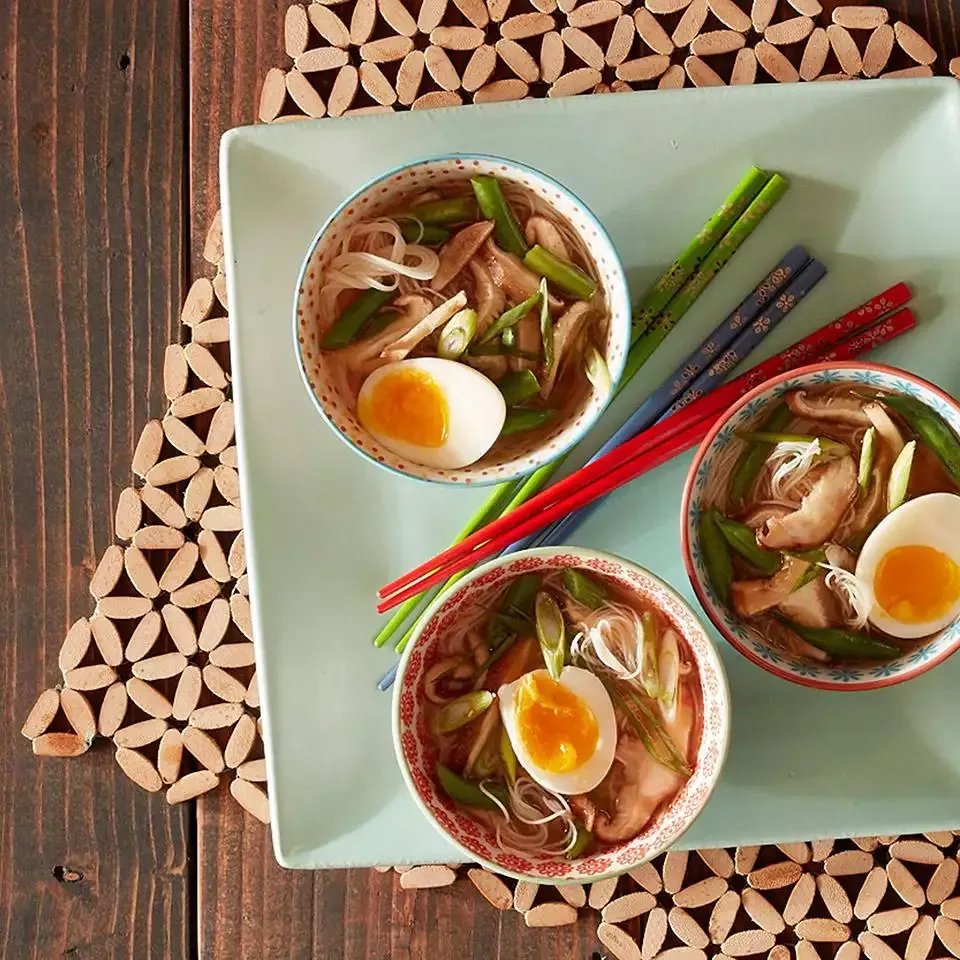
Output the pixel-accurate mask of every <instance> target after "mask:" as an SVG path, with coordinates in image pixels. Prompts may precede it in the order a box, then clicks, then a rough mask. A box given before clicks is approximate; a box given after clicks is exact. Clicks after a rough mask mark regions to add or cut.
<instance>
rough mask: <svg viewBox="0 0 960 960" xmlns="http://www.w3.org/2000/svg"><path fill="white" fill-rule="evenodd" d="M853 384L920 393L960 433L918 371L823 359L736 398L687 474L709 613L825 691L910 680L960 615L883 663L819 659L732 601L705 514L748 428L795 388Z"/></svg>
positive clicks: (951, 404)
mask: <svg viewBox="0 0 960 960" xmlns="http://www.w3.org/2000/svg"><path fill="white" fill-rule="evenodd" d="M838 384H849V385H850V386H851V387H853V388H856V389H858V390H862V391H864V392H868V391H874V390H879V391H883V392H887V393H898V394H903V395H906V396H910V397H914V398H915V399H917V400H920V401H921V402H923V403H924V404H926V405H927V406H928V407H929V408H930V409H931V410H932V411H933V412H934V413H936V414H937V415H938V416H939V417H941V419H943V420H944V421H945V422H946V423H947V424H948V425H949V426H950V428H951V429H952V430H953V431H954V433H956V434H957V435H958V436H960V403H958V402H957V401H956V400H955V399H954V398H953V397H951V396H950V395H949V394H947V393H945V392H944V391H943V390H941V389H940V388H939V387H937V386H935V385H934V384H932V383H929V382H928V381H926V380H923V379H921V378H920V377H918V376H916V375H915V374H913V373H908V372H907V371H905V370H898V369H896V368H894V367H887V366H881V365H879V364H866V363H859V362H853V363H829V364H828V363H821V364H814V365H812V366H808V367H802V368H800V369H797V370H792V371H790V372H788V373H784V374H781V375H780V376H777V377H774V378H772V379H770V380H767V381H766V382H764V383H762V384H760V386H758V387H757V388H756V389H754V390H752V391H751V392H750V393H748V394H746V395H745V396H744V397H743V398H741V399H740V400H739V401H738V402H737V403H735V404H734V405H733V406H732V407H731V408H730V409H729V410H728V411H727V413H726V414H725V415H724V417H723V419H722V420H720V421H719V422H718V423H717V424H716V425H715V426H714V427H713V429H712V430H711V431H710V432H709V433H708V434H707V436H706V437H705V438H704V440H703V443H702V444H701V445H700V448H699V450H698V451H697V453H696V455H695V456H694V458H693V463H692V464H691V466H690V471H689V473H688V474H687V481H686V486H685V487H684V491H683V502H682V506H681V512H680V523H681V537H682V549H683V559H684V563H685V565H686V568H687V575H688V576H689V577H690V582H691V584H692V586H693V589H694V592H695V593H696V595H697V598H698V599H699V601H700V604H701V606H702V607H703V609H704V611H705V612H706V614H707V616H708V617H709V618H710V619H711V620H712V621H713V623H714V625H715V626H716V628H717V629H718V630H719V631H720V633H721V634H723V636H724V638H725V639H726V640H727V641H728V642H729V643H730V645H731V646H732V647H733V648H734V649H735V650H737V651H738V652H740V653H741V654H743V656H745V657H746V658H747V659H748V660H751V661H753V663H755V664H757V665H758V666H760V667H763V669H764V670H767V671H769V672H770V673H772V674H774V675H775V676H777V677H782V678H783V679H785V680H790V681H792V682H793V683H798V684H801V685H803V686H807V687H816V688H818V689H820V690H854V691H857V690H876V689H878V688H880V687H888V686H892V685H893V684H896V683H903V682H904V681H905V680H910V679H912V678H913V677H917V676H919V675H920V674H921V673H925V672H926V671H927V670H930V669H931V668H933V667H935V666H936V665H937V664H939V663H942V662H943V661H944V660H946V659H947V657H949V656H950V655H951V654H953V653H954V652H955V651H956V650H957V648H958V647H960V620H955V621H954V622H953V623H951V624H950V625H949V626H947V627H946V628H944V629H943V630H941V631H939V632H938V633H935V634H932V635H931V636H929V637H927V638H925V639H924V640H923V641H922V642H921V643H920V644H919V645H912V646H911V647H909V648H907V647H905V648H904V653H903V655H902V656H900V657H897V658H896V659H894V660H890V661H886V662H883V663H877V662H865V663H864V664H863V665H859V664H857V663H855V662H852V661H846V662H844V663H839V664H838V663H833V664H830V663H822V664H818V663H812V662H810V661H808V660H804V659H802V658H799V657H797V656H794V655H793V654H790V653H788V652H785V651H784V650H782V649H779V648H775V647H774V646H772V645H770V644H768V643H766V642H765V641H764V640H763V639H762V638H761V637H759V636H758V635H757V634H756V632H755V631H753V630H750V629H747V627H746V626H745V624H744V622H743V621H742V620H741V619H740V618H739V617H737V616H736V615H735V614H734V613H733V611H732V610H731V609H730V608H729V607H728V606H727V605H726V604H724V603H723V602H722V601H721V600H720V598H719V597H718V595H717V592H716V590H714V588H713V586H712V584H711V583H710V578H709V576H708V574H707V569H706V563H705V559H704V551H703V544H702V542H701V539H700V516H701V514H702V513H703V511H704V510H706V509H708V508H710V507H711V506H713V505H714V504H716V503H719V502H721V500H722V498H723V493H724V491H725V490H726V489H727V486H728V484H729V481H730V475H731V472H732V470H733V469H734V467H735V465H736V462H737V459H738V457H737V453H736V450H731V449H730V446H731V444H733V445H736V446H737V447H738V448H744V449H745V446H746V445H745V443H744V441H743V440H742V439H740V436H739V435H740V434H742V433H744V432H749V431H751V430H756V429H757V427H758V425H759V424H760V423H761V422H762V421H763V420H764V419H765V418H766V417H767V416H768V415H769V413H770V412H771V410H772V408H773V405H774V404H775V403H776V402H778V401H779V400H780V398H781V397H782V396H783V395H784V394H785V393H787V392H788V391H791V390H797V389H808V390H810V389H814V388H818V387H829V386H836V385H838Z"/></svg>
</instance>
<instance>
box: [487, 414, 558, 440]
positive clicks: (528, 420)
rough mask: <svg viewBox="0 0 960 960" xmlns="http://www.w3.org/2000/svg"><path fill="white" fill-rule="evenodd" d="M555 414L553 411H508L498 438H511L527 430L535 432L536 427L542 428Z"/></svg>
mask: <svg viewBox="0 0 960 960" xmlns="http://www.w3.org/2000/svg"><path fill="white" fill-rule="evenodd" d="M555 412H556V411H555V410H521V409H520V408H519V407H515V408H514V409H513V410H508V411H507V418H506V420H504V421H503V429H502V430H501V431H500V436H501V437H512V436H514V435H515V434H518V433H526V432H527V431H528V430H536V429H537V427H542V426H543V425H544V424H545V423H546V422H547V421H548V420H549V419H550V418H551V417H552V416H553V415H554V413H555Z"/></svg>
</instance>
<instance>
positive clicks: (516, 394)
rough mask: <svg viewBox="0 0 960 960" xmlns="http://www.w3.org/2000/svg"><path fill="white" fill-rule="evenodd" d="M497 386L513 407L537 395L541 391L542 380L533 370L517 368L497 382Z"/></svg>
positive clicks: (508, 403)
mask: <svg viewBox="0 0 960 960" xmlns="http://www.w3.org/2000/svg"><path fill="white" fill-rule="evenodd" d="M497 387H498V388H499V389H500V392H501V393H502V394H503V399H504V400H506V402H507V406H508V407H513V406H516V405H517V404H518V403H523V401H524V400H529V399H530V398H531V397H535V396H536V395H537V394H538V393H539V392H540V381H539V380H537V375H536V374H535V373H534V372H533V371H532V370H517V371H516V372H515V373H508V374H507V375H506V376H505V377H504V378H503V379H502V380H500V381H499V382H498V383H497Z"/></svg>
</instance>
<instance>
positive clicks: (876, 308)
mask: <svg viewBox="0 0 960 960" xmlns="http://www.w3.org/2000/svg"><path fill="white" fill-rule="evenodd" d="M904 297H905V298H906V299H909V297H910V292H909V290H908V289H907V287H906V286H905V285H904V284H897V285H896V286H894V287H891V288H890V290H888V291H885V292H884V293H883V294H880V295H879V296H877V297H874V298H873V299H872V300H870V301H868V302H867V303H866V304H864V305H863V307H860V308H857V309H856V310H853V311H851V312H850V313H849V314H845V315H844V316H843V317H841V318H840V319H839V320H835V321H834V322H833V323H829V324H827V325H826V326H824V327H822V328H820V329H819V330H817V331H815V332H814V333H812V334H810V335H809V336H808V337H805V338H804V339H803V340H801V341H800V342H799V343H796V344H794V345H793V346H792V347H789V348H788V349H787V350H784V351H783V352H782V353H780V354H778V355H777V356H774V357H771V358H769V359H768V360H765V361H764V362H763V363H760V364H758V365H757V366H756V367H753V368H752V369H751V370H749V371H747V373H745V374H743V375H742V376H741V377H738V378H737V380H736V381H732V383H731V384H728V385H727V386H731V385H733V384H736V383H741V384H742V387H741V390H742V392H741V393H740V396H742V395H743V394H744V393H747V392H748V391H749V390H752V389H753V388H754V387H756V386H759V385H760V384H761V383H763V382H764V381H765V380H767V379H769V378H770V377H774V376H778V375H779V374H781V373H785V372H787V371H788V370H791V369H794V368H796V367H799V366H804V365H805V364H807V363H809V362H811V361H814V360H822V361H825V362H833V361H836V362H844V361H847V360H853V359H855V358H856V357H858V356H860V355H861V354H862V353H867V352H869V351H870V350H873V349H874V348H875V347H878V346H881V345H883V344H885V343H889V342H891V341H892V340H895V339H896V338H897V337H900V336H902V335H903V334H904V333H907V332H908V331H910V330H912V329H913V328H914V327H915V326H916V318H915V317H914V315H913V313H912V311H910V310H909V309H901V310H899V311H897V312H896V313H893V314H890V315H888V316H886V317H885V318H884V319H882V320H881V321H880V322H879V323H876V325H875V326H872V327H869V328H868V329H866V330H863V331H862V332H860V333H858V334H856V335H855V336H853V337H849V338H848V339H846V340H843V339H842V336H843V334H844V333H845V332H847V333H848V332H850V330H851V329H853V327H852V324H853V323H859V324H860V325H861V326H862V321H863V319H864V317H869V318H870V320H875V319H876V318H877V317H879V316H881V315H882V313H885V312H886V310H887V309H889V308H891V307H892V306H893V305H899V304H901V303H904V302H905V300H904ZM858 314H859V315H860V316H859V317H858V316H857V315H858ZM868 322H869V321H868ZM824 348H829V349H826V352H820V351H821V350H823V349H824ZM725 390H726V388H721V390H718V391H717V392H716V393H714V394H713V398H714V399H716V398H718V397H720V396H725V395H726V394H725ZM721 391H724V393H721ZM735 399H736V397H734V398H732V399H731V402H733V400H735ZM398 666H399V664H394V665H393V666H392V667H391V668H390V669H389V670H388V671H387V673H386V674H385V675H384V676H383V677H382V678H381V679H380V681H379V683H378V684H377V686H378V688H379V689H380V690H389V689H390V687H391V686H392V684H393V682H394V680H395V679H396V675H397V668H398Z"/></svg>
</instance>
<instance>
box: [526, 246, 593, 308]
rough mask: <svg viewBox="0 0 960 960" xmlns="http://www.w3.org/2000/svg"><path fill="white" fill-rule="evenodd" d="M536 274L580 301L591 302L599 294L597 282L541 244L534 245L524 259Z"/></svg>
mask: <svg viewBox="0 0 960 960" xmlns="http://www.w3.org/2000/svg"><path fill="white" fill-rule="evenodd" d="M523 262H524V264H526V266H528V267H529V268H530V269H531V270H532V271H533V272H534V273H536V274H539V275H540V276H541V277H546V278H547V279H548V280H549V281H550V282H551V283H552V284H553V285H554V286H557V287H559V288H560V289H561V290H564V291H566V292H567V293H569V294H570V295H571V296H574V297H576V298H577V299H578V300H589V299H590V298H591V297H592V296H593V295H594V294H595V293H596V292H597V282H596V281H595V280H594V279H593V278H592V277H589V276H587V274H585V273H584V272H583V271H582V270H581V269H580V268H579V267H577V266H574V265H573V264H572V263H567V261H566V260H561V259H560V258H559V257H555V256H554V255H553V254H552V253H551V252H550V251H549V250H545V249H544V248H543V247H541V246H540V244H539V243H536V244H534V245H533V246H532V247H531V248H530V249H529V250H528V251H527V253H526V256H525V257H524V258H523Z"/></svg>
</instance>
